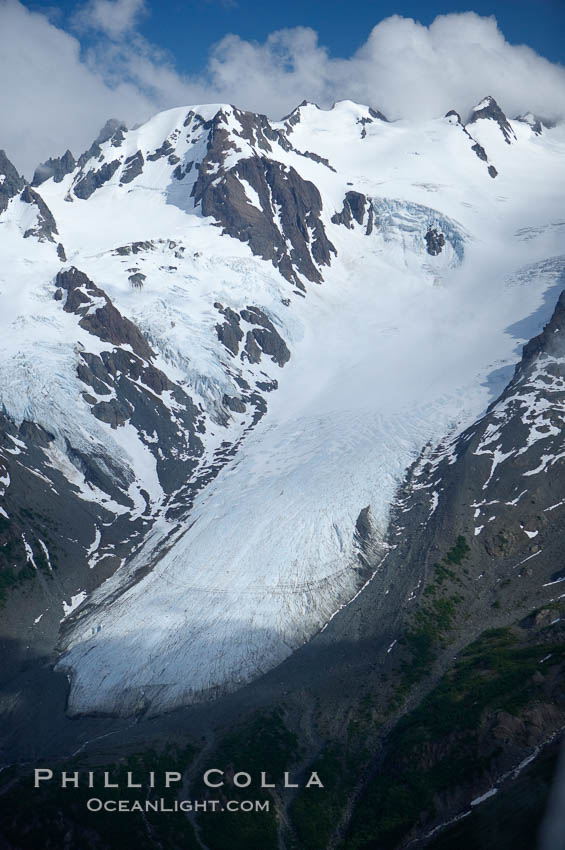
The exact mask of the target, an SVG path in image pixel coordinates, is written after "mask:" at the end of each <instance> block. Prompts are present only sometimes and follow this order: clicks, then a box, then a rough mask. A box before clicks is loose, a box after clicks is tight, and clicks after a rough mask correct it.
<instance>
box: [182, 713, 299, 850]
mask: <svg viewBox="0 0 565 850" xmlns="http://www.w3.org/2000/svg"><path fill="white" fill-rule="evenodd" d="M298 756H299V748H298V739H297V737H296V735H294V733H292V732H290V731H289V730H288V729H287V728H286V726H285V724H284V719H283V713H282V711H281V710H280V709H279V710H274V711H271V712H269V713H265V714H260V715H258V716H257V717H255V718H254V719H253V720H252V721H251V722H250V723H248V724H247V725H246V726H244V727H243V728H242V729H239V730H238V731H237V732H234V733H232V734H230V735H227V736H226V737H225V738H224V739H223V740H222V742H221V743H220V746H219V747H218V749H217V750H216V752H215V753H214V755H213V757H211V758H210V764H211V765H213V766H214V767H215V768H218V769H220V770H225V771H226V772H227V773H228V774H229V772H230V769H232V770H235V771H245V772H246V773H249V774H250V775H251V776H252V777H253V782H252V784H251V785H249V786H248V787H247V788H236V787H235V786H233V785H228V784H226V785H225V786H224V787H223V788H222V789H218V792H214V793H213V797H214V799H220V800H222V801H223V802H225V801H226V800H260V801H269V804H270V805H269V811H268V812H249V813H243V812H228V811H224V812H203V813H200V814H199V816H198V823H199V826H200V829H201V832H202V838H203V840H204V842H205V843H206V844H207V846H208V847H210V848H213V850H216V848H217V850H220V849H221V848H222V850H223V848H224V847H226V848H227V847H229V848H230V850H271V848H272V850H276V848H277V847H278V817H277V813H276V811H275V802H274V799H273V797H272V795H271V794H270V793H269V791H268V790H266V789H263V788H261V787H260V780H261V772H262V771H265V770H266V769H267V768H268V771H269V772H268V774H267V777H266V778H267V781H268V782H271V783H278V784H281V783H282V781H283V779H284V773H285V772H287V771H290V768H291V766H292V764H293V763H294V762H296V760H297V758H298ZM198 790H199V791H200V790H202V789H198ZM220 791H221V792H222V793H219V792H220ZM209 793H210V792H209ZM312 793H315V792H312Z"/></svg>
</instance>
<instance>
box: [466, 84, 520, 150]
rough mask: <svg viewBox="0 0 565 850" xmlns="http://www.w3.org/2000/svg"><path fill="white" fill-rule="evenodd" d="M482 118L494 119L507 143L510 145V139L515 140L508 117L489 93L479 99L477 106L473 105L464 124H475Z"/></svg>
mask: <svg viewBox="0 0 565 850" xmlns="http://www.w3.org/2000/svg"><path fill="white" fill-rule="evenodd" d="M482 118H485V119H488V120H491V121H496V123H497V124H498V126H499V127H500V131H501V133H502V135H503V136H504V139H505V141H506V143H507V144H509V145H510V144H512V140H514V141H515V140H516V135H515V133H514V130H513V129H512V127H511V126H510V124H509V122H508V118H507V117H506V115H505V114H504V112H503V111H502V109H501V108H500V106H499V105H498V103H497V102H496V100H495V99H494V97H491V96H490V95H489V96H488V97H485V98H484V99H483V100H481V102H480V103H478V104H477V106H474V107H473V109H472V114H471V117H470V119H469V120H468V122H467V125H466V126H467V127H468V126H469V125H471V124H475V123H476V122H477V121H479V120H480V119H482Z"/></svg>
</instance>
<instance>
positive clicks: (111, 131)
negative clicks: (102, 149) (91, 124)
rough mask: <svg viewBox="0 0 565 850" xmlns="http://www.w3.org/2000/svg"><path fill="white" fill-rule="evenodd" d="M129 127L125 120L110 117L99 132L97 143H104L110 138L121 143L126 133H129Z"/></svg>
mask: <svg viewBox="0 0 565 850" xmlns="http://www.w3.org/2000/svg"><path fill="white" fill-rule="evenodd" d="M127 129H128V128H127V127H126V125H125V124H124V122H123V121H118V119H117V118H109V119H108V120H107V121H106V123H105V124H104V126H103V127H102V129H101V130H100V132H99V133H98V136H97V137H96V143H97V144H99V145H103V144H104V142H107V141H109V140H112V143H114V142H116V143H121V142H122V141H123V138H124V133H127ZM116 146H117V144H116Z"/></svg>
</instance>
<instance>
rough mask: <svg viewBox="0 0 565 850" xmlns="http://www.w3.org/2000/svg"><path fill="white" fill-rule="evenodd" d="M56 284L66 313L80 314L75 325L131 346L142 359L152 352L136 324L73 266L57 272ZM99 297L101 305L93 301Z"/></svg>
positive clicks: (114, 341) (106, 340) (117, 343)
mask: <svg viewBox="0 0 565 850" xmlns="http://www.w3.org/2000/svg"><path fill="white" fill-rule="evenodd" d="M55 283H56V286H58V287H61V289H63V290H66V292H67V298H66V301H65V305H64V310H65V312H66V313H76V314H77V315H78V316H80V317H81V319H80V321H79V325H80V326H81V327H82V328H84V329H85V330H87V331H88V332H89V333H91V334H93V335H94V336H97V337H99V338H100V339H101V340H103V341H104V342H111V343H112V344H113V345H131V347H132V349H133V351H134V352H135V353H136V354H137V355H138V356H139V357H142V358H144V359H146V360H151V359H152V358H153V357H154V356H155V355H154V353H153V350H152V349H151V346H150V345H149V343H148V342H147V340H146V339H145V337H144V336H143V334H142V333H141V332H140V331H139V329H138V328H137V327H136V325H134V324H133V322H131V321H130V320H129V319H126V318H125V317H124V316H122V314H121V313H120V312H119V311H118V310H116V308H115V307H114V305H113V304H112V302H111V301H110V299H109V298H108V296H107V295H106V293H105V292H104V291H103V290H102V289H99V288H98V287H97V286H96V284H94V283H93V282H92V281H91V280H90V279H89V278H88V277H87V276H86V275H85V274H84V273H83V272H81V271H79V270H78V269H77V268H75V267H74V266H73V267H72V268H70V269H68V270H66V271H61V272H59V273H58V275H57V278H56V281H55ZM99 299H103V301H104V303H103V305H102V306H98V305H97V303H96V302H97V300H99Z"/></svg>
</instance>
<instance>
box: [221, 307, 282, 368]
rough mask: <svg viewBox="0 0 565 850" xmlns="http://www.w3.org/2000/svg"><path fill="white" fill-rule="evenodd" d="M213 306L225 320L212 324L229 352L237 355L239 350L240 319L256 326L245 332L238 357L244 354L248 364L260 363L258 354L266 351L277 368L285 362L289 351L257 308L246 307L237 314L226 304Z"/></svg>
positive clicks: (241, 335)
mask: <svg viewBox="0 0 565 850" xmlns="http://www.w3.org/2000/svg"><path fill="white" fill-rule="evenodd" d="M214 306H215V307H216V309H217V310H218V311H219V312H220V313H221V314H222V315H223V316H224V318H225V319H226V321H225V322H224V323H223V324H221V325H216V332H217V334H218V339H219V340H220V342H223V344H224V345H225V346H226V348H227V349H228V350H229V351H231V353H232V354H234V355H237V354H238V353H239V344H240V342H241V341H242V339H243V336H244V332H243V330H242V328H241V321H244V322H247V323H248V324H250V325H255V326H256V327H254V328H252V330H250V331H247V334H246V335H245V345H244V350H243V352H242V354H241V357H242V359H243V358H244V357H246V358H247V359H248V360H249V362H250V363H260V362H261V354H266V355H267V356H269V357H271V359H272V360H273V362H274V363H277V364H278V365H279V366H281V367H282V366H284V364H285V363H288V361H289V360H290V351H289V350H288V347H287V345H286V343H285V341H284V340H283V338H282V337H281V335H280V334H279V332H278V331H277V330H276V328H275V326H274V325H273V323H272V322H271V320H270V319H269V318H268V317H267V316H266V315H265V313H264V312H263V311H262V310H260V309H259V307H252V306H248V307H247V308H246V309H245V310H241V312H240V313H236V312H235V311H234V310H232V309H231V308H230V307H226V308H224V307H222V305H221V304H218V303H216V304H215V305H214Z"/></svg>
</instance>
